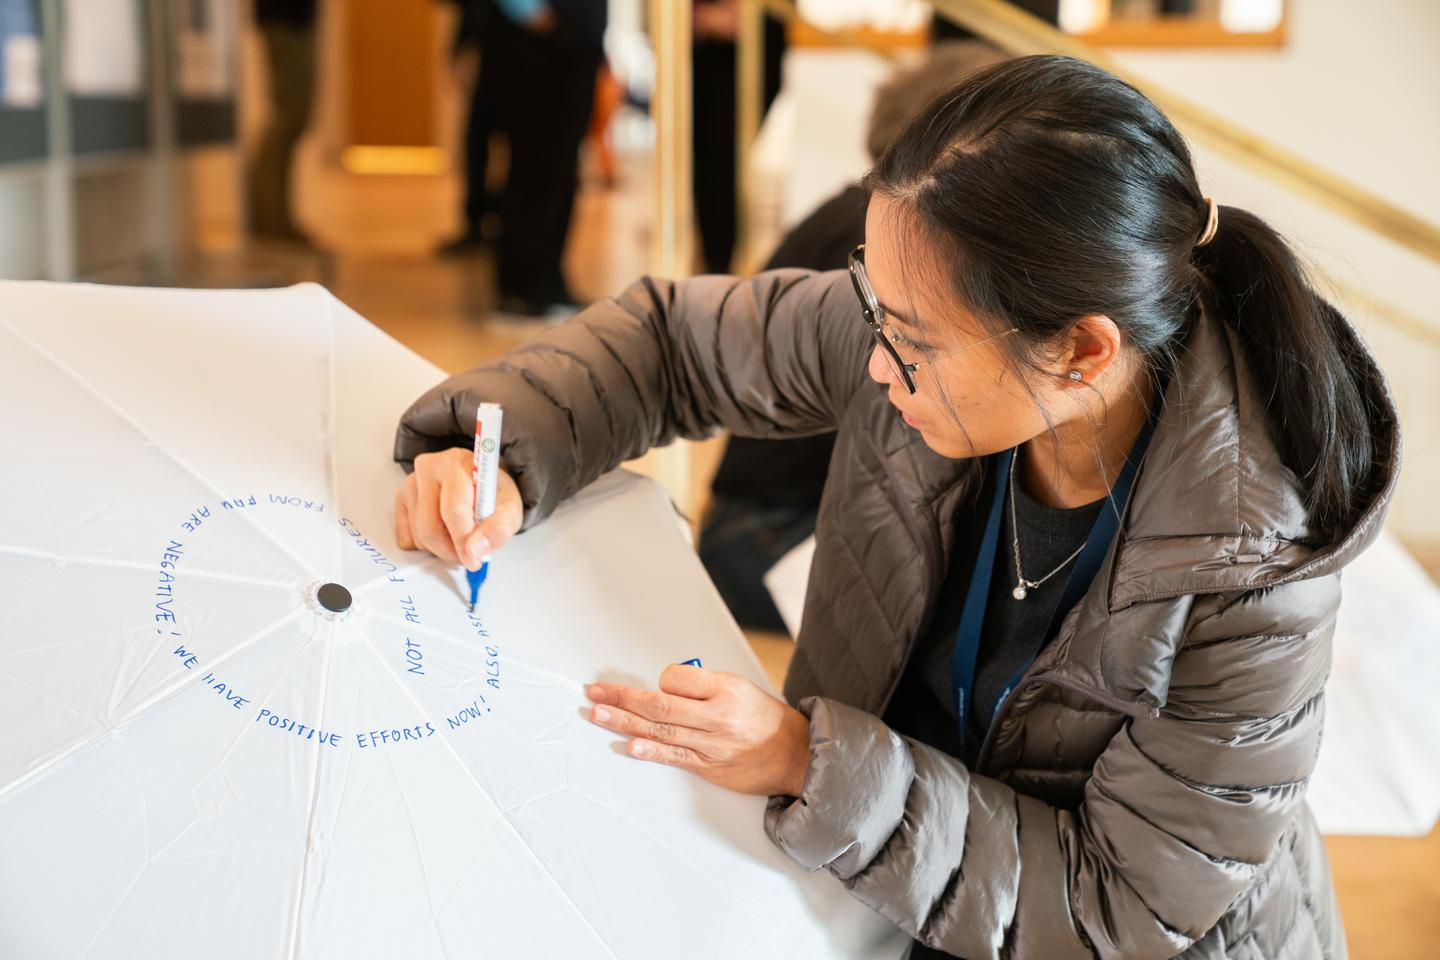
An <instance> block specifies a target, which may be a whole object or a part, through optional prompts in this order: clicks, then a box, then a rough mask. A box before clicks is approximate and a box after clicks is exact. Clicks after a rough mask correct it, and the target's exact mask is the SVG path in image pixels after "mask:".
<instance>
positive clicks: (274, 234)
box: [249, 0, 316, 243]
mask: <svg viewBox="0 0 1440 960" xmlns="http://www.w3.org/2000/svg"><path fill="white" fill-rule="evenodd" d="M315 15H316V0H255V24H256V26H257V27H258V28H259V30H260V39H261V42H262V43H263V44H264V47H265V68H266V74H267V76H268V79H269V86H270V117H269V120H268V122H267V123H266V126H265V132H264V134H262V135H261V138H260V146H259V149H258V150H257V151H256V153H255V157H254V160H253V161H252V162H251V165H250V191H249V193H250V229H251V231H252V232H253V233H254V234H255V235H256V236H258V237H260V238H262V239H271V240H285V241H291V242H298V243H308V242H309V240H308V238H307V237H306V236H305V235H304V234H303V233H302V232H301V231H300V230H299V228H297V227H296V226H295V220H294V207H293V201H292V198H291V191H290V184H291V166H292V164H293V162H294V158H295V146H296V144H298V143H299V142H300V137H301V136H302V135H304V133H305V128H306V127H307V126H308V125H309V123H310V109H311V104H312V103H313V101H314V97H315Z"/></svg>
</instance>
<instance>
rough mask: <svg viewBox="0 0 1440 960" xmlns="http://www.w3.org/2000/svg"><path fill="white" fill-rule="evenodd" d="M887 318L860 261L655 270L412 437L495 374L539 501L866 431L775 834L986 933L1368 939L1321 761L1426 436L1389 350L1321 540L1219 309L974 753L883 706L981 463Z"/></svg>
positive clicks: (1048, 946) (520, 461) (1141, 950)
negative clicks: (1346, 906) (1100, 548)
mask: <svg viewBox="0 0 1440 960" xmlns="http://www.w3.org/2000/svg"><path fill="white" fill-rule="evenodd" d="M871 344H872V341H871V339H870V335H869V333H868V332H867V330H866V329H865V328H864V326H863V325H862V323H861V321H860V318H859V315H858V309H857V306H856V302H855V296H854V293H853V291H852V290H851V288H850V282H849V279H848V278H847V276H846V275H845V274H844V273H843V272H836V273H824V274H815V273H807V272H802V271H794V270H787V271H775V272H771V273H765V274H761V275H759V276H757V277H754V278H751V279H747V280H736V279H733V278H728V277H699V278H695V279H692V280H688V281H684V282H681V283H668V282H661V281H654V280H644V281H640V282H638V283H636V284H635V285H633V286H632V287H631V288H630V289H629V290H627V291H626V292H625V293H624V294H623V295H622V296H620V297H619V298H617V299H614V300H609V301H606V302H603V303H599V304H596V305H595V306H592V307H591V308H589V309H588V310H586V311H585V312H584V313H582V314H581V315H580V316H579V317H578V318H577V319H576V321H574V322H572V323H569V324H566V325H564V326H562V327H558V328H556V329H554V330H552V331H549V332H547V333H546V334H545V335H544V336H542V337H540V338H538V339H536V340H534V341H532V342H531V343H529V344H527V345H525V346H523V347H521V348H520V349H518V350H516V351H514V352H512V353H510V354H509V355H507V356H505V357H504V358H503V359H501V360H498V361H496V362H494V363H490V364H487V365H485V366H482V367H480V368H478V369H476V370H472V371H470V372H468V373H463V374H459V375H456V376H453V377H451V378H450V379H448V380H446V381H444V382H443V383H441V384H440V385H439V386H437V387H435V388H434V389H433V390H431V391H430V392H428V393H427V394H425V395H424V396H423V397H421V398H420V399H419V400H417V401H416V403H415V404H414V405H413V406H412V407H411V409H410V410H409V411H408V412H407V413H406V414H405V417H404V420H403V422H402V423H401V424H400V428H399V433H398V437H397V441H396V459H398V460H400V461H401V462H409V461H411V460H413V459H414V457H415V456H416V455H417V454H418V453H421V452H424V451H427V450H434V449H440V448H443V447H446V446H450V445H455V444H465V443H469V442H470V441H469V437H468V434H469V432H470V430H471V429H472V423H473V418H474V408H475V403H476V402H477V401H478V400H481V399H484V400H491V401H498V402H500V403H502V404H504V406H505V419H506V438H505V441H504V450H503V454H504V457H505V459H506V462H507V463H508V465H509V468H510V470H511V471H512V473H513V474H514V476H515V479H516V481H517V482H518V484H519V487H520V490H521V493H522V496H523V498H524V501H525V506H526V518H525V524H526V526H530V525H533V524H535V523H537V522H540V521H541V520H542V519H543V518H544V517H545V516H546V515H547V514H548V513H549V512H550V511H551V510H553V509H554V507H555V505H556V504H557V503H559V502H560V501H561V500H563V499H564V498H566V497H568V496H570V495H571V494H573V493H574V492H575V491H577V490H578V489H580V488H581V487H583V486H584V485H585V484H587V483H589V482H590V481H591V480H593V479H594V478H596V477H597V476H599V475H600V474H601V473H603V472H605V471H607V470H610V469H612V468H613V467H615V466H616V465H618V464H619V463H620V462H622V461H624V460H627V459H629V458H632V457H634V456H636V455H638V454H640V453H641V452H643V451H644V450H646V449H648V448H650V447H653V446H656V445H659V444H664V443H667V442H669V441H670V440H672V439H674V438H675V437H676V436H685V437H702V436H705V435H707V434H710V433H712V432H713V431H714V430H716V429H717V428H725V429H728V430H731V431H733V432H735V433H736V434H740V435H743V436H754V437H777V436H795V435H801V434H807V433H816V432H820V431H825V430H834V429H836V428H838V429H839V436H838V440H837V444H836V448H835V454H834V458H833V460H832V463H831V466H830V474H829V480H828V482H827V484H826V489H825V495H824V498H823V501H822V503H821V507H820V519H819V529H818V531H817V533H816V551H815V560H814V566H813V568H812V570H811V574H810V586H809V593H808V596H807V598H806V606H805V612H804V629H803V633H802V636H801V637H800V638H799V641H798V644H797V648H796V652H795V658H794V662H793V665H792V667H791V670H790V674H789V678H788V679H787V681H786V684H785V695H786V697H787V698H788V699H789V700H790V702H791V703H793V704H796V705H797V706H798V707H799V708H800V709H801V710H802V711H804V712H805V713H806V714H807V715H808V716H809V717H810V719H811V730H812V740H811V762H810V766H809V769H808V771H807V774H806V780H805V789H804V793H803V795H802V796H800V797H798V798H788V797H776V798H772V800H771V801H770V804H769V806H768V810H767V813H766V816H765V829H766V830H767V831H768V833H769V835H770V837H771V838H772V839H773V840H774V842H775V843H776V844H778V845H779V846H780V847H781V848H782V849H783V850H784V851H785V852H786V853H788V854H789V855H790V856H791V857H792V858H794V859H795V860H796V861H797V862H799V863H800V864H802V865H803V866H805V867H807V868H810V869H818V868H822V867H823V868H825V869H827V870H829V871H830V872H831V873H833V874H834V875H835V876H836V877H838V878H839V879H840V880H841V881H842V882H843V883H844V884H845V885H846V886H847V887H848V888H849V889H850V891H851V892H852V893H853V894H854V895H855V896H856V897H858V898H859V899H861V900H863V901H864V902H865V903H867V904H870V905H871V906H872V907H874V908H875V909H876V910H878V911H879V912H881V913H882V914H884V915H885V916H886V917H889V918H890V919H891V920H892V921H894V922H895V923H896V924H898V925H899V926H900V927H902V928H903V929H905V930H906V931H907V932H909V933H910V934H912V935H913V936H915V937H916V938H917V939H919V940H921V941H923V942H925V943H927V944H930V945H932V946H935V947H937V948H939V949H941V950H943V951H945V952H948V953H952V954H956V955H958V956H961V957H966V958H969V960H983V958H993V957H1010V958H1016V960H1020V958H1025V960H1066V958H1072V957H1091V956H1101V957H1116V958H1118V957H1127V958H1137V960H1138V958H1161V957H1173V956H1177V955H1183V956H1184V957H1187V958H1202V957H1203V958H1215V960H1218V958H1222V957H1241V958H1246V960H1255V958H1262V957H1264V958H1277V960H1284V958H1292V957H1324V958H1338V957H1343V956H1345V954H1346V949H1345V942H1344V933H1343V930H1342V926H1341V923H1340V918H1339V915H1338V912H1337V908H1336V904H1335V899H1334V894H1333V891H1332V888H1331V882H1330V876H1329V867H1328V863H1327V860H1326V856H1325V850H1324V847H1323V845H1322V844H1321V841H1320V836H1319V834H1318V832H1317V830H1316V828H1315V824H1314V821H1313V819H1312V818H1311V816H1310V813H1309V811H1308V809H1307V808H1306V805H1305V787H1306V783H1307V781H1308V779H1309V777H1310V773H1311V770H1312V769H1313V767H1314V764H1315V756H1316V750H1317V748H1318V746H1319V743H1320V731H1321V726H1322V721H1323V719H1324V712H1325V711H1324V693H1323V690H1324V686H1325V680H1326V677H1327V675H1328V674H1329V671H1330V656H1331V650H1330V640H1331V634H1332V631H1333V628H1334V624H1335V612H1336V608H1337V605H1338V604H1339V600H1340V577H1339V571H1340V568H1341V567H1342V566H1344V565H1345V563H1346V562H1347V561H1348V560H1350V559H1351V558H1353V557H1354V556H1355V555H1356V554H1357V553H1359V552H1360V551H1361V550H1363V549H1364V547H1365V546H1366V545H1367V544H1368V543H1369V542H1370V540H1371V539H1372V538H1373V537H1374V536H1375V534H1376V533H1377V532H1378V530H1379V527H1380V522H1381V519H1382V517H1383V514H1384V510H1385V504H1386V502H1387V500H1388V498H1389V495H1390V492H1391V489H1392V487H1393V484H1394V478H1395V472H1396V470H1397V468H1398V465H1399V435H1398V430H1397V426H1396V417H1395V411H1394V408H1393V406H1392V403H1391V400H1390V397H1389V394H1388V392H1387V390H1386V387H1385V384H1384V381H1383V379H1382V377H1381V374H1380V372H1379V370H1378V369H1377V368H1376V366H1375V364H1374V361H1373V360H1372V359H1371V357H1370V355H1369V354H1368V352H1367V351H1366V350H1365V348H1364V347H1363V346H1362V345H1361V344H1360V343H1359V341H1358V340H1356V341H1354V342H1353V344H1352V345H1351V349H1350V352H1351V354H1352V357H1351V359H1352V362H1353V364H1354V367H1355V368H1356V369H1357V370H1358V371H1359V372H1360V373H1361V375H1362V379H1363V380H1364V382H1365V384H1366V386H1367V389H1368V390H1369V392H1370V400H1371V407H1372V409H1373V418H1374V423H1373V430H1374V435H1375V440H1376V450H1377V457H1376V464H1375V467H1374V474H1373V476H1372V481H1373V482H1372V484H1371V489H1372V490H1374V491H1375V493H1374V494H1373V499H1372V501H1371V502H1370V503H1369V504H1368V506H1367V507H1366V509H1365V510H1364V512H1363V516H1362V517H1361V519H1360V520H1359V522H1358V523H1357V524H1356V525H1355V528H1354V529H1353V530H1351V531H1349V532H1348V533H1347V534H1346V535H1345V536H1344V537H1343V538H1341V539H1338V540H1336V541H1334V542H1329V543H1319V542H1315V541H1314V540H1313V539H1312V538H1311V536H1310V534H1309V531H1308V530H1307V527H1306V511H1305V510H1304V508H1303V506H1302V502H1301V498H1300V495H1299V494H1298V492H1297V485H1296V481H1295V478H1294V476H1293V475H1292V474H1291V472H1290V471H1289V470H1288V469H1287V468H1286V467H1285V466H1284V465H1283V464H1281V462H1280V461H1279V458H1278V457H1277V454H1276V451H1275V448H1274V445H1273V444H1272V443H1271V441H1270V439H1269V437H1268V435H1267V429H1266V426H1265V422H1264V408H1263V390H1258V391H1257V388H1256V385H1254V384H1252V383H1251V382H1250V379H1249V377H1248V375H1247V372H1246V363H1245V358H1244V356H1243V354H1242V353H1241V351H1240V350H1239V348H1238V345H1237V342H1236V340H1235V338H1234V337H1233V336H1232V335H1231V333H1230V331H1229V330H1228V329H1227V328H1226V327H1225V326H1224V325H1223V324H1220V323H1217V322H1215V321H1213V320H1211V319H1208V318H1202V319H1201V320H1200V321H1199V322H1198V323H1197V324H1196V325H1195V327H1194V328H1193V329H1192V331H1191V333H1190V335H1189V338H1188V340H1187V342H1186V343H1185V345H1184V349H1183V350H1181V351H1180V356H1181V358H1182V361H1181V365H1180V367H1179V368H1178V369H1177V370H1176V371H1175V373H1174V374H1173V375H1172V377H1171V380H1170V383H1169V387H1168V390H1167V393H1166V396H1165V405H1164V410H1163V413H1162V415H1161V419H1160V421H1159V423H1158V425H1157V427H1156V430H1155V434H1154V437H1153V440H1152V442H1151V446H1150V450H1149V453H1148V455H1147V457H1146V459H1145V462H1144V465H1143V467H1142V469H1141V472H1140V474H1139V476H1138V478H1137V480H1136V485H1135V488H1134V493H1133V495H1132V497H1131V501H1130V505H1129V508H1128V510H1127V513H1126V515H1125V518H1124V523H1123V527H1122V531H1121V534H1120V535H1119V536H1118V537H1117V539H1116V543H1115V544H1114V545H1112V547H1111V550H1110V553H1109V556H1108V557H1107V559H1106V561H1105V563H1104V566H1103V567H1102V568H1101V570H1100V572H1099V574H1098V575H1097V576H1096V577H1095V580H1094V583H1093V584H1092V586H1091V587H1090V590H1089V592H1088V593H1087V594H1086V595H1085V596H1084V598H1083V599H1082V600H1081V601H1080V603H1079V604H1077V605H1076V607H1075V608H1074V609H1073V610H1071V611H1070V614H1069V616H1068V617H1067V618H1066V619H1065V622H1064V624H1063V626H1062V627H1061V630H1060V633H1059V635H1058V636H1057V637H1056V638H1055V640H1054V641H1053V642H1052V643H1050V644H1049V645H1048V646H1047V647H1046V648H1045V650H1044V651H1043V652H1042V653H1041V654H1040V656H1039V658H1038V659H1037V660H1036V661H1035V663H1034V664H1033V665H1032V666H1031V667H1030V669H1029V672H1028V673H1027V674H1026V677H1025V679H1024V680H1023V682H1021V683H1020V684H1019V686H1018V687H1017V688H1016V689H1015V692H1014V693H1013V694H1012V695H1011V696H1010V697H1009V698H1008V699H1007V700H1006V702H1005V704H1004V706H1003V708H1002V710H1001V712H1000V714H999V716H998V717H997V719H996V721H995V723H994V724H993V726H992V728H991V730H990V733H989V735H988V736H987V737H986V740H985V743H984V746H983V748H982V752H981V754H980V757H979V760H978V762H977V764H976V767H975V769H973V770H972V769H968V768H967V767H966V766H965V765H963V764H962V763H960V762H959V761H957V760H956V759H954V758H953V757H950V756H948V755H946V754H943V753H941V752H940V751H937V750H934V749H932V748H930V747H928V746H926V745H925V744H923V743H918V742H915V741H913V740H909V739H907V738H905V737H901V736H899V735H897V734H896V733H894V732H893V731H891V730H890V729H889V728H888V727H887V726H886V725H885V724H884V723H883V722H881V720H880V719H878V718H879V716H880V715H881V714H883V712H884V710H885V707H886V704H887V702H888V700H889V698H890V696H891V695H892V693H893V691H894V689H895V686H896V683H897V681H898V679H899V677H900V674H901V671H902V669H903V667H904V664H905V661H906V657H907V656H908V654H909V651H910V649H911V647H912V646H913V645H914V643H915V640H916V638H917V637H919V636H920V635H921V633H922V631H923V630H924V629H925V627H926V625H927V623H928V621H929V618H930V617H931V615H932V613H933V611H934V609H935V606H936V597H937V593H938V591H939V588H940V584H941V581H942V579H943V577H944V574H945V565H946V563H947V559H948V557H949V554H950V549H951V543H952V541H953V539H954V529H953V526H954V524H953V522H952V521H953V518H954V516H955V515H956V511H957V507H958V506H959V505H960V500H961V498H962V497H963V496H966V495H967V494H966V492H965V491H967V490H972V489H974V487H975V485H974V484H970V483H967V482H965V480H966V474H967V471H969V470H971V469H974V466H973V463H971V462H968V461H957V460H947V459H945V458H943V457H940V456H939V455H937V454H935V453H933V452H932V451H930V450H929V449H928V448H927V447H926V446H925V445H924V443H923V442H922V441H921V440H920V438H919V435H918V434H917V433H915V432H914V431H912V430H911V429H910V428H908V427H907V426H905V424H904V423H903V421H901V420H900V418H899V417H898V416H897V415H896V414H895V412H894V410H893V408H891V407H890V406H889V404H888V403H887V402H886V400H885V396H884V392H883V391H882V389H881V388H880V387H879V386H878V385H876V384H874V383H872V382H870V381H869V380H868V378H867V375H866V372H865V370H866V358H867V354H868V352H869V350H870V348H871Z"/></svg>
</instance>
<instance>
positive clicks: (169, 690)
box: [0, 609, 305, 798]
mask: <svg viewBox="0 0 1440 960" xmlns="http://www.w3.org/2000/svg"><path fill="white" fill-rule="evenodd" d="M304 612H305V611H304V610H303V609H302V610H292V611H291V612H290V613H287V614H286V615H285V616H283V617H281V618H280V619H279V620H276V621H275V622H274V623H272V624H270V625H268V626H266V627H263V628H261V629H260V631H259V632H258V633H255V634H252V635H251V636H249V637H248V638H246V639H245V640H243V641H241V642H240V643H239V644H238V645H237V646H236V647H235V648H234V649H232V650H231V651H230V652H228V653H226V654H225V655H224V656H222V657H221V658H220V659H218V660H216V661H214V666H219V665H221V664H223V663H225V662H227V661H229V660H230V659H231V658H232V657H234V656H235V655H236V654H239V653H241V652H242V651H244V650H246V649H248V648H250V647H251V646H254V645H255V644H256V643H258V642H260V641H261V640H263V639H265V638H266V637H268V636H269V635H270V634H272V633H274V632H275V631H277V630H279V629H280V628H281V627H283V626H285V624H287V623H289V622H290V621H291V620H295V619H297V618H298V617H299V616H300V615H301V614H302V613H304ZM6 676H10V675H9V674H6ZM11 679H15V678H14V677H11ZM17 682H19V681H17ZM192 682H194V675H193V674H190V673H188V672H187V673H184V674H181V675H180V677H179V678H178V679H177V680H176V681H175V682H174V683H172V684H170V685H169V686H167V687H164V688H163V689H161V690H159V691H157V692H156V693H154V694H153V695H152V696H151V697H150V698H149V699H148V700H146V701H145V702H144V703H142V704H140V705H139V706H138V707H136V708H135V710H133V711H132V712H131V713H130V715H129V716H126V717H122V718H121V719H120V720H118V721H116V722H115V724H114V725H112V726H109V727H106V728H105V729H104V730H103V731H102V732H101V733H99V734H97V735H96V736H93V737H90V738H89V739H88V740H81V741H79V742H78V743H74V744H72V745H70V746H69V747H67V748H66V749H64V750H62V751H61V752H60V753H57V754H55V755H54V756H52V757H51V758H50V759H48V760H45V761H43V762H41V763H40V765H39V766H36V767H34V768H32V769H31V770H30V771H29V772H27V773H26V774H25V775H24V776H23V777H20V778H19V779H17V780H12V781H10V782H9V783H7V784H4V785H0V798H3V797H4V796H5V795H6V794H7V793H9V792H11V791H12V790H15V789H17V788H19V787H21V786H23V785H24V784H26V783H29V782H30V781H31V780H33V779H35V778H36V777H38V776H40V775H41V774H42V773H44V772H45V771H46V770H49V769H50V768H51V767H53V766H55V765H56V764H58V763H60V762H61V761H63V760H65V759H66V758H68V757H69V756H71V755H72V754H74V753H77V752H79V751H81V750H84V749H85V748H87V747H90V746H93V745H95V744H97V743H99V742H100V741H102V740H104V739H105V738H106V737H108V736H111V735H113V734H114V733H115V732H116V731H118V730H119V729H120V728H121V727H124V726H126V725H127V724H129V723H131V722H133V721H134V720H136V719H138V718H139V717H141V716H142V715H144V713H145V712H146V711H147V710H149V709H150V708H151V707H153V706H154V705H155V704H157V703H159V702H161V701H162V700H164V699H166V698H167V697H170V696H172V695H174V694H175V693H176V692H178V691H179V690H180V689H182V688H183V687H185V686H186V685H188V684H190V683H192ZM52 699H53V698H52ZM56 702H59V701H56ZM70 709H72V710H73V709H74V708H70ZM75 712H77V713H78V711H75ZM81 716H84V715H83V714H81Z"/></svg>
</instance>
